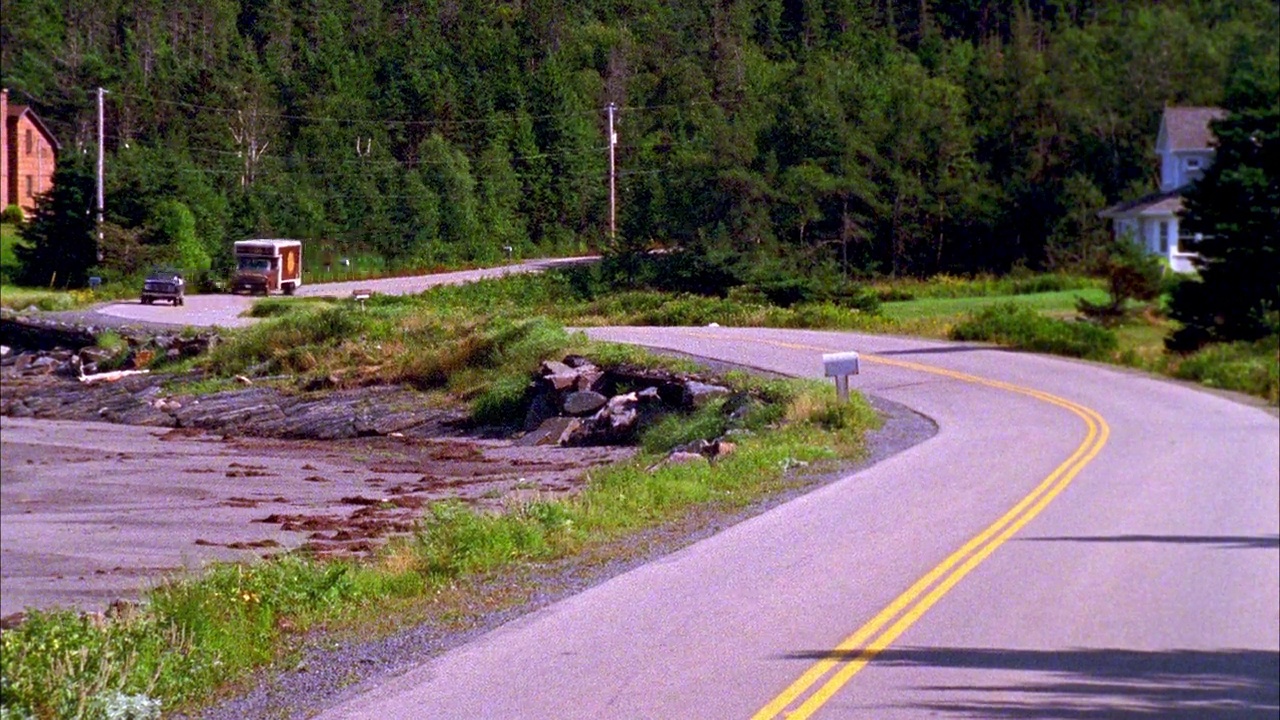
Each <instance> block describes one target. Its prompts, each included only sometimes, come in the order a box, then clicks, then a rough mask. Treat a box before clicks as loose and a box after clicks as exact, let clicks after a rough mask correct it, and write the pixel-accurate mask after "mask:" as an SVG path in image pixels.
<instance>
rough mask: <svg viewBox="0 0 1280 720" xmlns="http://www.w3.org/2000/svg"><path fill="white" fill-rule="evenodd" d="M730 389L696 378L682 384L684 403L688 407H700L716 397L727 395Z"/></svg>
mask: <svg viewBox="0 0 1280 720" xmlns="http://www.w3.org/2000/svg"><path fill="white" fill-rule="evenodd" d="M731 392H732V391H731V390H730V389H729V388H727V387H724V386H722V385H708V384H707V383H704V382H698V381H697V380H690V381H688V382H686V383H685V384H684V403H685V405H688V406H690V407H695V408H697V407H702V406H703V405H706V404H707V403H709V402H711V401H712V400H714V399H716V398H722V397H727V396H728V395H729V394H730V393H731Z"/></svg>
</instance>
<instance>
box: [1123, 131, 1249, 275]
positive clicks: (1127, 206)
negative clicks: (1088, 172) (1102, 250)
mask: <svg viewBox="0 0 1280 720" xmlns="http://www.w3.org/2000/svg"><path fill="white" fill-rule="evenodd" d="M1225 115H1226V111H1225V110H1222V109H1221V108H1213V107H1169V108H1165V109H1164V116H1163V117H1161V118H1160V134H1159V135H1158V136H1157V137H1156V154H1157V155H1159V156H1160V192H1158V193H1155V194H1152V195H1148V196H1146V197H1142V198H1138V199H1137V200H1131V201H1129V202H1122V203H1119V204H1116V205H1112V206H1111V207H1109V208H1107V209H1106V210H1103V211H1102V212H1100V213H1098V216H1099V217H1103V218H1108V219H1110V220H1111V222H1112V229H1113V230H1114V232H1115V234H1116V237H1117V238H1120V237H1125V236H1129V237H1132V238H1133V239H1134V240H1136V241H1137V242H1140V243H1142V245H1143V247H1145V248H1146V249H1147V250H1148V251H1150V252H1152V253H1154V254H1156V255H1159V256H1161V257H1163V258H1165V259H1166V260H1167V261H1168V262H1169V266H1170V267H1171V268H1173V270H1175V271H1176V272H1193V271H1194V270H1195V266H1194V265H1193V264H1192V262H1191V261H1192V259H1193V258H1195V253H1194V252H1189V251H1188V249H1187V248H1188V246H1189V245H1190V244H1191V242H1190V241H1191V240H1192V238H1191V237H1190V236H1187V235H1184V234H1182V233H1181V232H1180V231H1179V228H1178V213H1179V212H1181V210H1182V191H1183V190H1185V189H1186V187H1187V185H1190V184H1191V183H1193V182H1195V181H1196V180H1199V179H1200V178H1201V176H1203V175H1204V171H1205V169H1207V168H1208V167H1209V166H1210V165H1212V164H1213V156H1214V148H1213V131H1212V130H1210V128H1209V123H1210V122H1212V121H1214V120H1218V119H1220V118H1222V117H1224V116H1225Z"/></svg>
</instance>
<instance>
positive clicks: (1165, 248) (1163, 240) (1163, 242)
mask: <svg viewBox="0 0 1280 720" xmlns="http://www.w3.org/2000/svg"><path fill="white" fill-rule="evenodd" d="M1160 252H1162V253H1165V254H1167V253H1168V252H1169V223H1167V222H1162V223H1160Z"/></svg>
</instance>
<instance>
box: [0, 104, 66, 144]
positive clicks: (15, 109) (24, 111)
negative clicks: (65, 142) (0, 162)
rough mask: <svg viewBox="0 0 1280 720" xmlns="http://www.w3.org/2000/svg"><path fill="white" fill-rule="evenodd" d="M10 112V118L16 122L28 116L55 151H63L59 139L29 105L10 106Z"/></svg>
mask: <svg viewBox="0 0 1280 720" xmlns="http://www.w3.org/2000/svg"><path fill="white" fill-rule="evenodd" d="M8 110H9V118H13V119H14V120H15V121H16V120H18V119H19V118H21V117H22V116H23V115H26V116H27V117H28V118H30V120H31V123H32V124H33V125H35V126H36V129H37V130H39V131H40V134H42V135H44V136H45V138H46V139H47V140H48V141H49V144H50V145H53V149H54V150H61V149H62V144H61V143H59V142H58V139H57V138H56V137H54V136H53V133H52V132H50V131H49V127H48V126H47V125H45V124H44V121H43V120H41V119H40V116H39V115H37V114H36V111H35V110H32V109H31V107H30V106H29V105H9V107H8ZM9 118H5V120H6V121H7V120H8V119H9Z"/></svg>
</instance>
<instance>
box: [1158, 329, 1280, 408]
mask: <svg viewBox="0 0 1280 720" xmlns="http://www.w3.org/2000/svg"><path fill="white" fill-rule="evenodd" d="M1167 370H1168V372H1169V373H1170V374H1172V375H1173V376H1174V377H1178V378H1183V379H1186V380H1194V381H1196V382H1198V383H1200V384H1202V385H1205V386H1206V387H1213V388H1221V389H1223V390H1235V391H1238V392H1244V393H1249V394H1250V395H1256V396H1258V397H1263V398H1266V399H1267V400H1268V401H1270V402H1271V404H1273V405H1275V404H1277V403H1280V337H1277V336H1272V337H1269V338H1264V339H1262V340H1258V341H1256V342H1251V343H1250V342H1235V343H1224V344H1219V345H1209V346H1206V347H1204V348H1202V349H1200V350H1199V351H1197V352H1194V353H1192V354H1190V355H1186V356H1173V357H1172V358H1171V359H1170V360H1169V361H1168V368H1167Z"/></svg>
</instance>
